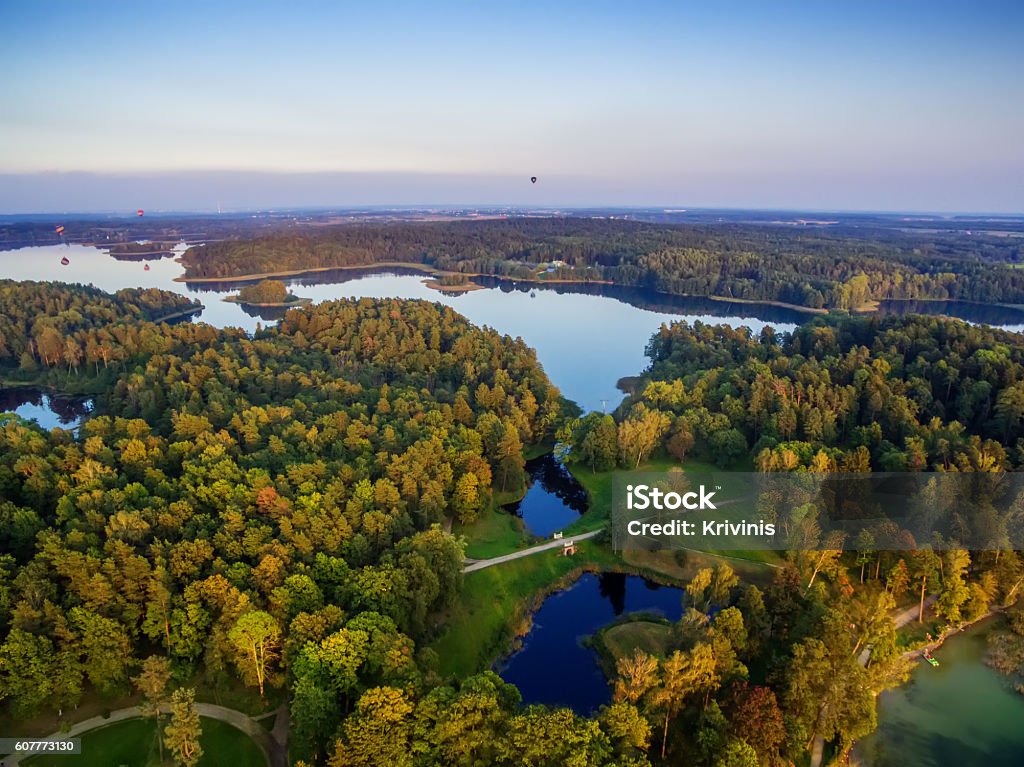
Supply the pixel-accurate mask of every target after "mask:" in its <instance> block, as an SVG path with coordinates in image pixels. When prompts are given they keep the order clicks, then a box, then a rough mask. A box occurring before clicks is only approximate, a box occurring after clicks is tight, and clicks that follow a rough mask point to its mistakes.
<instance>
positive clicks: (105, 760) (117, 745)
mask: <svg viewBox="0 0 1024 767" xmlns="http://www.w3.org/2000/svg"><path fill="white" fill-rule="evenodd" d="M166 722H167V717H164V723H165V725H166ZM202 722H203V736H202V738H201V739H200V743H201V744H202V747H203V758H202V759H201V760H200V761H199V767H266V759H265V758H264V757H263V752H262V751H261V750H260V748H259V746H257V745H256V744H255V743H254V742H253V741H252V739H251V738H250V737H249V736H248V735H246V734H245V733H244V732H242V731H241V730H236V729H235V728H234V727H232V726H231V725H229V724H225V723H224V722H220V721H218V720H216V719H203V720H202ZM164 757H165V763H166V764H172V761H171V759H170V756H169V755H168V754H167V753H166V751H165V752H164ZM159 763H160V760H159V752H158V749H157V741H156V723H155V722H154V721H153V720H152V719H129V720H127V721H124V722H117V723H115V724H112V725H110V726H109V727H102V728H100V729H98V730H93V731H92V732H88V733H86V734H85V735H83V736H82V753H81V754H65V755H61V756H57V755H50V754H45V755H40V756H35V757H32V758H31V759H29V760H27V761H26V762H25V764H26V765H28V767H121V766H122V765H123V766H124V767H151V766H155V765H158V764H159Z"/></svg>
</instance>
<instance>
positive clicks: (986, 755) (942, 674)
mask: <svg viewBox="0 0 1024 767" xmlns="http://www.w3.org/2000/svg"><path fill="white" fill-rule="evenodd" d="M996 629H997V624H992V623H986V624H982V625H981V626H978V627H976V628H974V629H969V630H968V631H966V632H964V634H962V635H958V636H954V637H952V638H951V639H949V640H948V641H947V642H946V643H945V644H944V645H943V646H942V647H941V648H940V649H938V650H936V652H935V657H936V658H938V660H939V663H940V664H941V665H940V666H939V667H938V668H932V667H931V666H929V665H927V664H926V663H924V662H921V663H919V664H918V666H917V668H915V669H914V673H913V675H912V676H911V680H910V682H909V683H908V684H906V685H904V686H903V687H900V688H898V689H895V690H889V691H887V692H885V693H883V694H882V695H881V696H880V697H879V700H878V731H877V732H875V733H874V734H872V735H871V736H869V737H868V738H866V739H865V740H864V741H863V742H862V743H860V744H858V746H857V749H856V752H855V755H856V756H857V757H858V759H859V761H860V763H861V764H862V765H864V767H1018V766H1019V765H1021V764H1024V696H1021V695H1020V694H1019V693H1017V692H1015V691H1014V690H1013V689H1012V688H1011V686H1010V684H1009V680H1008V679H1007V678H1006V677H1004V676H1003V675H1001V674H999V673H997V672H996V671H994V670H993V669H991V668H989V667H988V666H987V665H986V664H985V662H984V657H985V651H986V646H987V638H988V636H989V635H990V634H991V632H992V631H993V630H996Z"/></svg>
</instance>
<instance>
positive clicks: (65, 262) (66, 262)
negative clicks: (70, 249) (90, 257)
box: [60, 256, 71, 266]
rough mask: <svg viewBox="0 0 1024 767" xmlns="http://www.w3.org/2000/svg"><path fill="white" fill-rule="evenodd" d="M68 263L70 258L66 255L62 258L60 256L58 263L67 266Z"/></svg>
mask: <svg viewBox="0 0 1024 767" xmlns="http://www.w3.org/2000/svg"><path fill="white" fill-rule="evenodd" d="M70 263H71V261H70V259H69V258H68V257H67V256H64V257H63V258H62V259H61V260H60V265H61V266H67V265H68V264H70Z"/></svg>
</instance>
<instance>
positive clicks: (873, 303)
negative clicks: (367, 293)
mask: <svg viewBox="0 0 1024 767" xmlns="http://www.w3.org/2000/svg"><path fill="white" fill-rule="evenodd" d="M175 261H177V262H178V263H182V260H181V257H180V256H179V257H178V258H176V259H175ZM359 269H363V270H387V269H410V270H413V271H418V272H421V273H423V274H425V275H428V276H429V277H435V278H436V277H440V276H442V275H445V274H461V275H463V276H465V277H466V278H467V279H472V278H474V277H480V278H487V279H493V280H498V281H501V282H511V283H513V284H514V283H518V282H521V283H525V284H529V285H606V286H609V287H619V288H635V289H640V290H648V291H650V292H651V293H653V294H655V295H659V296H667V297H670V298H694V299H705V300H709V301H717V302H719V303H726V304H728V303H732V304H747V305H751V306H772V307H775V308H778V309H788V310H789V311H793V312H797V313H800V314H806V315H811V316H828V315H830V314H840V313H842V311H841V310H836V309H827V308H817V307H812V306H802V305H800V304H791V303H787V302H786V301H777V300H774V299H758V298H733V297H729V296H720V295H715V294H711V293H709V294H706V295H698V294H695V293H668V292H666V291H663V290H658V289H657V288H651V287H646V286H643V285H628V284H623V283H619V282H615V281H613V280H573V279H539V278H537V277H511V276H506V275H499V274H483V273H480V272H445V271H443V270H440V269H437V268H436V267H433V266H430V265H429V264H418V263H413V262H408V261H379V262H376V263H370V264H349V265H346V266H317V267H310V268H306V269H287V270H282V271H276V272H254V273H251V274H239V275H234V276H231V277H186V276H184V275H182V276H180V277H175V278H174V282H182V283H194V284H197V285H209V284H214V283H236V282H256V281H259V280H263V279H274V278H280V277H301V276H303V275H306V274H319V273H322V272H332V271H355V270H359ZM432 283H433V281H424V284H425V285H427V287H429V288H431V289H433V290H438V291H440V292H443V293H451V294H456V293H466V292H469V291H473V290H481V289H484V288H486V286H485V285H478V284H476V283H472V282H471V283H469V285H471V286H472V287H467V286H466V285H457V286H440V285H435V284H432ZM883 301H895V302H900V301H930V302H936V303H938V302H947V303H951V304H965V305H973V304H975V303H976V302H973V301H963V300H960V299H949V298H885V299H882V298H879V299H870V300H869V301H868V302H866V303H864V304H862V305H860V306H857V307H855V308H853V309H850V310H849V311H848V313H849V314H859V315H869V314H878V313H879V310H880V309H881V304H882V302H883ZM995 305H996V306H1000V307H1004V308H1007V309H1010V310H1013V311H1022V307H1021V306H1016V305H1013V304H995ZM954 319H955V318H954Z"/></svg>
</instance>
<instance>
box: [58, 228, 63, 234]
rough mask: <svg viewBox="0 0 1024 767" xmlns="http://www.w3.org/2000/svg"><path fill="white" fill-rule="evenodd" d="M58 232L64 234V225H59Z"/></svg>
mask: <svg viewBox="0 0 1024 767" xmlns="http://www.w3.org/2000/svg"><path fill="white" fill-rule="evenodd" d="M57 234H64V227H63V226H58V227H57Z"/></svg>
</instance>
